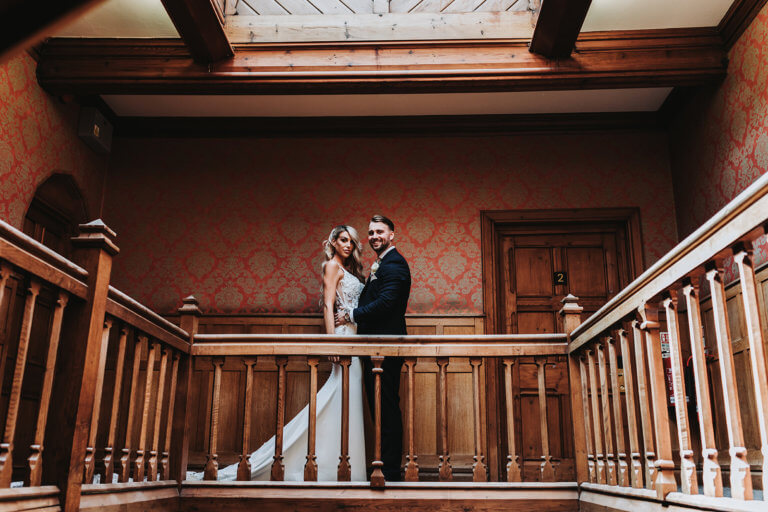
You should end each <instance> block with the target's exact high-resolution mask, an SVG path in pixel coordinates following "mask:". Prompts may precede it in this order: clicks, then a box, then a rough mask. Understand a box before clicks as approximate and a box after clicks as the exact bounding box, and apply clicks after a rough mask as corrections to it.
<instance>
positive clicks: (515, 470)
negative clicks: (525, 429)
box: [504, 357, 521, 482]
mask: <svg viewBox="0 0 768 512" xmlns="http://www.w3.org/2000/svg"><path fill="white" fill-rule="evenodd" d="M514 364H515V359H514V358H512V357H505V358H504V395H505V397H506V406H507V445H508V447H509V455H507V482H519V481H520V480H521V478H520V464H519V463H518V455H517V449H516V447H515V397H514V396H513V395H512V365H514Z"/></svg>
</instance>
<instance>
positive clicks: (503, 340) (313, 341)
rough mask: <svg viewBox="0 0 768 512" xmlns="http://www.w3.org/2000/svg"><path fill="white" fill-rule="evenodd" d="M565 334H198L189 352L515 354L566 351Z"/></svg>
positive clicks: (246, 353) (222, 353)
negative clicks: (350, 335)
mask: <svg viewBox="0 0 768 512" xmlns="http://www.w3.org/2000/svg"><path fill="white" fill-rule="evenodd" d="M566 339H567V338H566V336H565V335H564V334H544V335H536V334H533V335H507V336H474V335H472V336H470V335H464V336H437V335H433V336H362V335H361V336H355V337H354V338H352V339H350V337H348V336H331V335H317V334H316V335H307V334H200V335H197V336H195V343H194V344H193V345H192V347H191V354H192V355H193V356H260V355H284V356H288V355H306V356H316V355H340V356H387V357H389V356H395V357H468V356H476V357H513V356H537V355H557V354H566V353H567V349H568V345H567V342H566Z"/></svg>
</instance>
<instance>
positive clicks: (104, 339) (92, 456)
mask: <svg viewBox="0 0 768 512" xmlns="http://www.w3.org/2000/svg"><path fill="white" fill-rule="evenodd" d="M111 330H112V320H111V319H109V318H107V319H106V320H104V329H103V330H102V333H101V348H100V351H99V371H98V374H97V375H96V393H95V395H94V397H93V412H92V413H91V426H90V429H89V430H88V446H87V447H86V448H85V467H84V468H83V483H84V484H90V483H93V474H94V472H95V470H96V437H97V435H98V433H99V416H101V394H102V392H103V391H104V374H105V373H106V369H107V349H108V348H109V333H110V331H111Z"/></svg>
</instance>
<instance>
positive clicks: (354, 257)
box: [320, 224, 365, 306]
mask: <svg viewBox="0 0 768 512" xmlns="http://www.w3.org/2000/svg"><path fill="white" fill-rule="evenodd" d="M345 231H346V232H347V233H348V234H349V238H350V239H351V240H352V245H353V247H354V248H353V249H352V254H350V255H349V257H348V258H347V260H346V261H345V262H344V268H345V269H347V271H349V272H350V273H352V275H354V276H355V277H356V278H358V279H359V280H360V281H364V280H365V278H364V277H363V256H362V250H363V246H362V244H361V243H360V236H359V235H358V234H357V230H356V229H355V228H353V227H352V226H347V225H345V224H341V225H340V226H336V227H335V228H333V229H332V230H331V234H330V235H328V239H327V240H323V257H324V258H325V261H323V265H322V269H323V271H325V265H326V263H328V262H329V261H331V260H332V259H333V256H334V255H335V254H336V249H335V248H334V247H333V243H334V242H335V241H336V240H337V239H338V238H339V235H341V234H342V233H344V232H345ZM324 292H325V282H322V284H321V285H320V303H321V304H320V305H321V306H322V302H323V299H322V297H323V293H324Z"/></svg>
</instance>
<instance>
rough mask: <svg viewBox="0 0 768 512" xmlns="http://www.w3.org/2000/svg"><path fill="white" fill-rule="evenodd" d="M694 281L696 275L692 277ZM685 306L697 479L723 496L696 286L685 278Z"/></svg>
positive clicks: (706, 490)
mask: <svg viewBox="0 0 768 512" xmlns="http://www.w3.org/2000/svg"><path fill="white" fill-rule="evenodd" d="M695 279H696V280H698V276H696V278H695ZM683 295H685V303H686V309H687V310H688V332H689V334H690V339H691V358H692V359H693V377H694V380H693V381H694V384H695V386H696V403H698V405H699V406H698V407H697V409H698V412H699V430H700V433H701V451H702V459H703V462H702V468H701V482H702V486H703V487H704V494H705V495H706V496H716V497H720V496H722V495H723V477H722V474H721V471H720V464H719V463H718V462H717V445H716V444H715V429H714V426H713V424H712V403H711V399H710V396H709V378H708V377H707V359H706V355H705V353H704V335H703V334H702V327H701V306H700V304H699V286H698V284H694V281H693V279H689V280H688V281H687V282H686V283H685V286H683Z"/></svg>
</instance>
